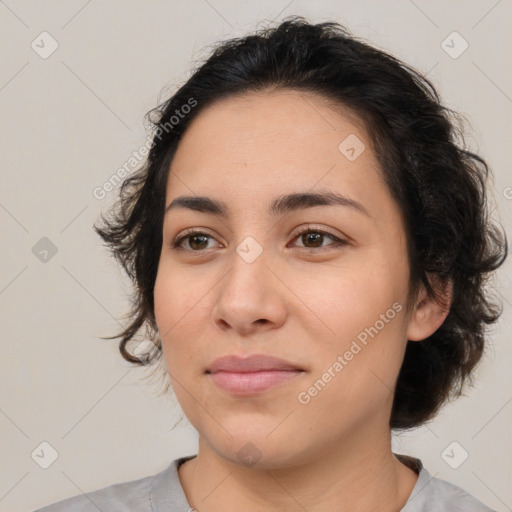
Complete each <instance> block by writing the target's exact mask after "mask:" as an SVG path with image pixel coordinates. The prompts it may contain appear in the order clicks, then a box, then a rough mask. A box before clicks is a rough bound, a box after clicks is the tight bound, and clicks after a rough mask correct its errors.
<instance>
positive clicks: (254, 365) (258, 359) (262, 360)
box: [206, 354, 302, 373]
mask: <svg viewBox="0 0 512 512" xmlns="http://www.w3.org/2000/svg"><path fill="white" fill-rule="evenodd" d="M263 370H288V371H290V370H302V368H300V367H299V366H297V365H296V364H294V363H290V362H289V361H285V360H284V359H279V358H277V357H272V356H266V355H264V354H253V355H250V356H245V357H242V356H235V355H231V356H224V357H220V358H219V359H216V360H215V361H214V362H213V363H212V364H211V365H210V366H209V367H208V368H207V369H206V372H207V373H216V372H219V371H224V372H240V373H249V372H258V371H263Z"/></svg>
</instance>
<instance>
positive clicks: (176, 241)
mask: <svg viewBox="0 0 512 512" xmlns="http://www.w3.org/2000/svg"><path fill="white" fill-rule="evenodd" d="M305 233H317V234H321V235H324V236H327V237H329V238H331V240H333V243H331V244H328V245H327V246H322V247H300V246H299V249H302V250H304V251H307V252H318V251H319V250H320V251H322V250H325V248H326V247H330V246H334V247H339V246H343V245H348V242H346V241H345V240H342V239H340V238H338V237H337V236H335V235H333V234H332V233H329V232H328V231H324V230H322V229H317V228H315V227H313V226H307V227H306V228H305V229H304V230H303V231H300V232H299V233H297V234H296V235H295V236H294V238H293V240H296V239H298V238H300V237H301V236H302V235H304V234H305ZM194 235H205V236H207V237H209V238H213V237H212V236H211V235H209V234H208V233H205V232H204V231H200V230H198V229H195V228H190V229H189V230H186V231H185V233H184V234H183V235H182V236H180V237H179V238H178V239H174V241H173V242H171V246H172V248H173V249H176V250H182V251H189V252H194V253H202V252H205V251H207V250H208V249H201V250H197V251H194V250H193V249H184V248H183V247H180V245H181V244H182V242H183V241H184V240H186V239H187V238H191V237H192V236H194Z"/></svg>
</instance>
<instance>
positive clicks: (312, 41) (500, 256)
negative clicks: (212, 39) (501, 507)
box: [94, 16, 508, 429]
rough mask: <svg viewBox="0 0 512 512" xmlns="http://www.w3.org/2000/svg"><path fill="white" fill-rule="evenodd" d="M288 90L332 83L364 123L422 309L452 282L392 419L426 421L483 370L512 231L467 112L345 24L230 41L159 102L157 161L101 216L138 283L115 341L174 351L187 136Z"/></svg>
mask: <svg viewBox="0 0 512 512" xmlns="http://www.w3.org/2000/svg"><path fill="white" fill-rule="evenodd" d="M276 88H278V89H293V90H299V91H305V92H308V91H309V92H312V93H316V94H319V95H321V96H323V97H324V98H326V99H328V100H331V103H332V105H333V108H336V105H337V106H339V107H340V108H343V109H345V111H346V110H347V109H348V111H349V112H351V113H353V114H354V115H355V116H356V117H357V118H358V119H360V120H361V121H362V122H363V123H364V125H365V127H366V129H367V131H368V133H369V136H370V141H371V144H372V147H373V150H374V151H375V154H376V156H377V159H378V161H379V163H380V166H381V170H382V175H383V177H384V179H385V183H386V184H387V186H388V187H389V190H390V191H391V193H392V196H393V198H394V199H395V200H396V202H397V204H398V205H399V207H400V208H401V211H402V214H403V218H404V221H405V230H406V237H407V251H408V254H407V257H408V261H409V266H410V294H409V302H408V307H411V306H412V305H414V300H415V298H416V297H417V292H418V290H419V289H420V286H421V285H422V284H423V286H424V287H425V289H426V291H427V293H428V295H429V296H430V297H431V298H433V299H434V300H436V301H438V302H439V303H441V304H442V297H441V296H440V295H439V294H438V292H437V289H436V287H435V286H432V285H431V282H430V281H429V279H428V277H427V276H428V274H432V275H434V276H436V279H437V280H438V281H441V282H444V281H446V280H450V281H451V282H452V285H453V289H452V290H453V291H452V293H453V297H452V303H451V306H450V310H449V313H448V316H447V317H446V319H445V321H444V323H443V324H442V325H441V326H440V327H439V329H437V330H436V331H435V332H434V333H433V334H432V335H431V336H429V337H428V338H426V339H424V340H422V341H421V342H417V341H415V342H412V341H408V342H407V346H406V351H405V356H404V360H403V363H402V367H401V369H400V372H399V375H398V378H397V382H396V388H395V394H394V402H393V407H392V412H391V418H390V428H391V429H406V428H412V427H415V426H418V425H420V424H422V423H425V422H426V421H428V420H430V419H431V418H433V417H434V416H435V414H436V413H437V412H438V410H439V408H440V407H441V406H442V405H443V404H444V403H445V402H446V401H447V400H448V399H450V398H454V397H457V396H459V395H460V394H462V390H463V386H464V385H465V383H466V381H471V380H472V379H471V377H472V371H473V369H474V368H475V366H476V365H477V363H478V362H479V360H480V359H481V357H482V355H483V352H484V347H485V341H486V337H487V333H486V327H487V325H490V324H492V323H494V322H496V321H497V319H498V318H499V316H500V315H501V312H502V311H501V307H500V306H501V305H500V304H499V303H497V302H495V301H493V300H492V299H491V297H489V295H488V293H487V291H486V286H485V285H486V282H487V280H488V278H489V277H490V273H491V272H493V271H494V270H496V269H497V268H498V267H499V266H500V265H501V264H502V263H503V261H504V260H505V258H506V257H507V251H508V245H507V239H506V236H505V234H504V233H502V232H501V230H500V229H498V226H497V225H496V224H494V223H493V222H492V221H491V219H490V214H489V211H488V201H487V197H486V180H487V178H488V174H489V168H488V165H487V163H486V162H485V160H484V159H483V158H482V157H480V156H478V155H476V154H474V153H472V152H471V151H469V149H467V148H466V147H465V143H464V129H463V122H462V116H460V115H459V114H457V113H456V112H453V111H452V110H451V109H449V108H447V107H445V106H443V105H442V104H441V101H440V97H439V95H438V93H437V91H436V90H435V88H434V86H433V85H432V83H431V82H430V81H429V80H427V78H426V77H425V76H423V75H422V74H421V73H419V72H418V71H416V70H414V69H413V68H412V67H410V66H408V65H406V64H404V63H403V62H401V61H399V60H398V59H396V58H395V57H393V56H391V55H389V54H388V53H386V52H384V51H382V50H379V49H377V48H375V47H372V46H370V45H369V44H367V43H365V42H364V41H363V40H360V39H358V38H356V37H354V36H352V35H351V34H350V33H349V31H348V30H347V29H346V28H345V27H343V26H341V25H339V24H338V23H335V22H324V23H318V24H310V23H309V22H307V21H306V20H305V19H304V18H302V17H299V16H292V17H289V18H287V19H285V20H284V21H283V22H282V23H280V24H279V25H278V26H275V27H266V28H264V29H261V30H259V31H257V32H255V33H253V34H251V35H248V36H246V37H241V38H234V39H230V40H227V41H223V42H220V43H217V44H215V45H214V47H213V48H212V51H211V53H210V56H209V57H208V58H207V59H206V60H204V61H203V62H202V63H201V64H200V65H199V66H198V67H197V68H196V69H194V70H193V72H192V74H191V76H190V78H189V79H188V80H186V82H185V83H184V84H183V85H182V86H181V87H180V88H179V89H178V90H177V92H175V94H173V95H172V97H170V98H169V99H168V100H167V101H165V102H163V103H162V104H161V105H159V106H158V107H157V108H155V109H154V110H152V111H151V112H149V113H148V115H147V118H148V119H149V121H150V123H151V127H152V129H153V133H152V137H153V140H152V146H151V149H150V151H149V154H148V157H147V160H146V162H145V163H144V164H143V165H142V167H141V168H139V169H138V170H137V171H136V172H134V173H133V174H132V175H130V176H129V177H128V178H127V179H126V180H125V181H124V182H123V183H122V185H121V188H120V191H119V197H118V200H117V202H116V203H115V204H114V205H113V207H112V208H111V210H110V211H109V218H108V219H107V218H105V217H104V216H103V215H101V218H102V222H103V225H102V226H96V225H95V226H94V229H95V231H96V232H97V233H98V234H99V235H100V236H101V238H102V239H103V241H104V242H105V243H106V244H107V246H108V247H109V248H110V250H111V252H112V254H113V255H114V256H115V258H116V259H117V261H118V262H119V263H120V264H121V266H122V268H123V269H124V270H125V271H126V273H127V275H128V276H129V278H130V280H131V282H132V284H133V295H132V296H131V306H132V309H131V311H130V314H129V315H128V317H127V318H128V324H127V325H126V327H125V328H124V329H123V330H122V332H120V333H119V334H117V335H115V336H110V337H108V338H105V339H114V338H120V342H119V349H120V352H121V355H122V356H123V358H125V359H126V360H127V361H130V362H132V363H134V364H135V365H142V364H147V363H148V362H153V361H156V360H160V361H161V360H162V357H163V356H162V353H161V350H160V348H161V341H160V340H159V339H158V330H157V326H156V321H155V313H154V301H153V288H154V284H155V279H156V274H157V268H158V262H159V257H160V251H161V246H162V226H163V216H164V209H165V190H166V182H167V177H168V173H169V166H170V163H171V161H172V158H173V156H174V154H175V151H176V148H177V146H178V144H179V141H180V138H181V136H182V135H183V133H184V132H185V130H186V129H187V127H188V126H189V124H190V123H191V121H192V120H193V119H194V118H195V117H196V116H197V115H199V114H200V112H201V111H202V109H204V108H205V107H207V106H208V105H210V104H212V103H213V102H216V101H218V100H220V99H222V98H225V97H229V96H233V95H243V94H245V93H249V92H253V91H262V90H266V89H276ZM192 104H194V105H195V106H194V107H193V108H185V107H184V106H185V105H189V106H190V105H192ZM180 113H182V114H183V115H179V121H178V122H176V120H177V119H178V117H177V114H180ZM143 329H145V336H146V337H148V338H150V339H152V340H154V342H155V344H156V347H157V348H158V350H155V351H153V353H152V354H150V355H149V356H148V359H147V360H143V358H141V357H140V356H136V355H135V354H133V353H131V352H130V351H129V350H128V342H129V341H130V340H132V339H134V338H135V337H136V335H138V333H140V331H141V330H143ZM167 389H168V388H167Z"/></svg>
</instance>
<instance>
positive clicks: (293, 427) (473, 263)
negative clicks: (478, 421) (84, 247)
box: [40, 17, 507, 512]
mask: <svg viewBox="0 0 512 512" xmlns="http://www.w3.org/2000/svg"><path fill="white" fill-rule="evenodd" d="M457 119H458V118H457V117H456V115H455V114H454V113H452V112H450V111H449V110H448V109H447V108H445V107H444V106H442V105H441V104H440V101H439V98H438V96H437V93H436V91H435V90H434V88H433V86H432V85H431V84H430V83H429V82H428V81H427V80H426V79H425V78H422V77H421V76H420V75H419V74H418V73H417V72H416V71H414V70H413V69H412V68H410V67H408V66H407V65H405V64H403V63H401V62H399V61H398V60H396V59H395V58H393V57H392V56H390V55H388V54H386V53H384V52H382V51H379V50H377V49H375V48H372V47H371V46H368V45H367V44H366V43H364V42H362V41H359V40H357V39H356V38H354V37H352V36H351V35H349V33H348V32H347V31H346V30H345V29H344V28H343V27H341V26H339V25H337V24H335V23H323V24H317V25H312V24H309V23H308V22H306V21H305V20H304V19H303V18H299V17H292V18H289V19H287V20H285V21H284V22H283V23H281V24H280V25H279V26H278V27H276V28H273V29H266V30H263V31H260V32H259V33H257V34H254V35H250V36H248V37H244V38H240V39H235V40H231V41H227V42H224V43H223V44H220V45H219V46H218V47H217V48H216V49H215V50H214V52H213V53H212V55H211V56H210V57H209V58H208V60H207V61H206V62H205V63H204V64H203V65H202V66H201V67H199V68H198V69H197V70H196V71H195V73H194V74H193V75H192V77H191V78H190V79H189V80H188V81H187V82H186V83H185V84H184V85H183V86H182V87H181V88H180V89H179V90H178V91H177V92H176V94H174V96H172V97H171V98H170V99H169V100H168V101H167V102H165V103H164V104H163V105H161V107H160V108H159V109H158V116H157V118H156V120H154V123H155V133H154V139H153V145H152V148H151V151H150V153H149V156H148V160H147V163H146V165H145V166H144V167H143V168H142V169H141V170H140V171H139V172H138V173H137V174H136V175H133V176H131V177H130V178H128V179H127V180H126V181H125V183H124V184H123V187H122V192H121V197H120V201H119V203H118V205H117V207H118V208H117V209H116V210H115V211H114V212H113V217H112V218H110V219H109V220H107V219H103V220H104V222H105V224H104V226H102V227H96V230H97V232H98V233H99V234H100V235H101V237H102V238H103V240H104V241H106V242H107V243H108V245H109V246H110V248H111V250H112V251H113V254H114V255H115V257H116V258H117V259H118V260H119V262H120V263H121V264H122V265H123V267H124V269H125V270H126V271H127V273H128V275H129V276H130V277H131V278H132V279H133V281H134V284H135V296H134V310H133V315H132V321H131V323H130V324H129V325H128V326H127V327H126V329H125V330H124V331H123V332H122V333H120V335H119V337H120V338H121V343H120V350H121V354H122V355H123V357H124V358H125V359H127V360H128V361H131V362H133V363H135V364H145V363H148V361H147V360H146V361H144V360H141V358H140V357H139V356H136V355H135V354H134V353H132V352H131V351H130V350H129V348H128V343H129V342H130V341H133V340H134V338H135V335H136V334H137V333H139V332H140V331H141V329H143V328H144V329H146V332H147V333H148V334H149V337H150V338H152V339H154V341H155V343H156V347H157V350H155V351H153V352H152V353H150V354H149V356H148V357H149V358H150V359H149V362H151V361H152V360H154V359H159V358H163V361H164V362H165V367H166V370H167V372H168V375H169V378H170V382H171V383H172V388H173V391H174V393H175V394H176V397H177V399H178V401H179V403H180V405H181V407H182V409H183V411H184V413H185V415H186V416H187V418H188V419H189V420H190V422H191V424H192V425H193V426H194V427H195V428H196V429H197V431H198V433H199V450H198V453H197V454H196V455H191V456H189V457H183V458H181V459H177V460H174V461H172V462H171V464H170V466H169V467H168V468H167V469H165V470H164V471H162V472H161V473H159V474H157V475H154V476H150V477H146V478H142V479H139V480H135V481H131V482H124V483H120V484H116V485H111V486H109V487H106V488H104V489H101V490H98V491H96V492H93V493H89V494H88V496H76V497H73V498H68V499H66V500H63V501H61V502H59V503H57V504H54V505H50V506H48V507H46V508H43V509H40V511H41V512H43V511H44V512H58V511H64V510H66V511H67V512H68V511H89V510H91V511H92V510H97V509H98V508H99V509H100V510H105V511H106V510H108V511H117V510H119V511H120V510H123V511H127V510H130V511H132V510H133V511H142V510H150V509H151V510H162V511H163V510H166V511H185V510H191V509H194V510H198V511H199V512H218V511H224V512H231V511H234V510H246V511H255V510H276V511H277V510H279V511H295V510H307V511H309V512H313V511H317V510H318V511H319V510H322V511H323V510H328V511H335V510H336V511H349V510H350V511H355V510H357V511H374V510H379V511H384V512H396V511H406V512H420V511H422V512H426V511H429V512H430V511H433V510H436V511H448V510H450V511H453V510H464V511H477V510H478V511H483V510H486V511H489V510H491V509H490V508H488V507H486V506H485V505H484V504H482V503H481V502H479V501H478V500H477V499H476V498H474V497H473V496H471V495H470V494H469V493H468V492H466V491H465V490H463V489H460V488H458V487H456V486H454V485H452V484H450V483H448V482H445V481H443V480H440V479H437V478H432V477H431V476H430V474H429V473H428V471H427V470H426V468H424V467H423V465H422V463H421V461H420V460H419V459H417V458H413V457H406V456H403V455H400V454H394V453H393V452H392V450H391V430H401V429H409V428H413V427H416V426H419V425H421V424H423V423H425V422H426V421H428V420H430V419H432V418H433V417H434V416H435V414H436V413H437V412H438V411H439V409H440V408H441V406H442V405H443V404H444V403H445V402H446V401H447V399H448V398H450V397H452V396H457V395H459V394H460V392H461V390H462V387H463V385H464V384H465V383H466V382H467V381H468V379H470V377H471V375H472V373H471V372H472V370H473V369H474V368H475V367H476V365H477V363H478V361H479V360H480V358H481V356H482V353H483V350H484V345H485V326H486V325H487V324H492V323H493V322H495V321H496V320H497V319H498V317H499V315H500V311H499V308H498V306H497V305H496V304H493V303H492V302H491V301H490V300H489V298H488V297H487V295H486V294H485V293H484V289H483V285H484V281H485V278H486V277H487V276H488V275H489V273H490V272H492V271H494V270H496V269H497V268H498V267H499V266H500V265H501V264H502V263H503V261H504V260H505V258H506V255H507V243H506V238H505V236H504V235H503V234H502V233H501V232H500V231H499V230H498V229H497V227H496V226H495V225H493V224H492V223H491V222H490V220H489V218H488V213H487V210H486V189H485V179H486V176H487V173H488V168H487V165H486V163H485V161H484V160H483V159H482V158H481V157H479V156H477V155H475V154H473V153H471V152H470V151H469V150H467V149H464V148H463V147H462V146H459V145H457V142H456V140H457V136H458V135H460V132H459V131H458V129H457V128H456V121H457ZM160 349H161V350H160Z"/></svg>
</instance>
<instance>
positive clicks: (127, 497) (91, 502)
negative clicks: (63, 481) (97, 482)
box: [34, 475, 158, 512]
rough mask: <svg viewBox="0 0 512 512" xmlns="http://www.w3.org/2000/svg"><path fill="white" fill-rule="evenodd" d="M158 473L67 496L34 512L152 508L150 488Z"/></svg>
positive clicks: (110, 510)
mask: <svg viewBox="0 0 512 512" xmlns="http://www.w3.org/2000/svg"><path fill="white" fill-rule="evenodd" d="M157 476H158V475H153V476H148V477H144V478H140V479H137V480H130V481H128V482H121V483H117V484H113V485H109V486H107V487H102V488H101V489H98V490H96V491H92V492H88V493H85V494H80V495H76V496H72V497H70V498H66V499H64V500H61V501H58V502H56V503H53V504H51V505H47V506H45V507H43V508H39V509H37V510H35V511H34V512H98V510H105V511H107V510H108V511H109V512H127V511H128V510H129V511H133V512H138V511H141V512H142V511H146V510H151V501H150V490H151V486H152V484H153V482H154V480H155V478H156V477H157Z"/></svg>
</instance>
